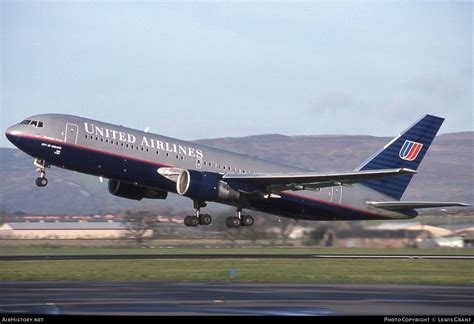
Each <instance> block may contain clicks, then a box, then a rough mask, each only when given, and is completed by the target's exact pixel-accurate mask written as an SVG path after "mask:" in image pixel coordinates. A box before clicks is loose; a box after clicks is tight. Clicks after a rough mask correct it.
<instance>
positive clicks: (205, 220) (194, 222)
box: [184, 201, 212, 227]
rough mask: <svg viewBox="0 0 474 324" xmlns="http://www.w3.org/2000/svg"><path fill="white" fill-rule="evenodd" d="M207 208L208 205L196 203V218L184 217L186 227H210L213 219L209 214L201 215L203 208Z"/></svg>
mask: <svg viewBox="0 0 474 324" xmlns="http://www.w3.org/2000/svg"><path fill="white" fill-rule="evenodd" d="M202 207H206V203H204V202H200V201H194V216H191V215H190V216H186V217H184V225H186V226H191V227H196V226H198V225H210V224H211V223H212V217H211V216H210V215H209V214H201V208H202Z"/></svg>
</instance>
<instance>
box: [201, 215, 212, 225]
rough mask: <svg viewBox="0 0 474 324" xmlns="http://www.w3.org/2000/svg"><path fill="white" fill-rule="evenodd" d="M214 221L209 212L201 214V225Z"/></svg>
mask: <svg viewBox="0 0 474 324" xmlns="http://www.w3.org/2000/svg"><path fill="white" fill-rule="evenodd" d="M211 222H212V217H211V216H210V215H208V214H202V215H199V225H209V224H211Z"/></svg>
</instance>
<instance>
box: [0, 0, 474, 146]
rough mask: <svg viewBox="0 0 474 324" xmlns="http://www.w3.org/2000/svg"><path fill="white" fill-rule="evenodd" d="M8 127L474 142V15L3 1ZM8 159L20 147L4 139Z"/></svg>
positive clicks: (340, 5)
mask: <svg viewBox="0 0 474 324" xmlns="http://www.w3.org/2000/svg"><path fill="white" fill-rule="evenodd" d="M1 39H2V43H1V76H2V78H1V112H0V114H1V115H0V117H1V121H0V126H1V127H2V129H3V130H5V129H6V128H7V127H8V126H9V125H11V124H13V123H16V122H18V121H20V120H22V119H23V118H24V117H26V116H29V115H34V114H38V113H49V112H55V113H67V114H74V115H81V116H84V117H90V118H94V119H99V120H104V121H109V122H112V123H116V124H123V125H127V126H130V127H133V128H138V129H144V128H146V127H150V131H151V132H154V133H159V134H164V135H168V136H172V137H178V138H182V139H189V140H192V139H199V138H213V137H227V136H246V135H252V134H263V133H280V134H285V135H302V134H370V135H384V136H390V135H395V134H397V133H398V132H399V131H401V130H403V129H404V128H406V127H407V126H408V125H410V124H411V123H412V122H413V121H414V120H416V119H418V118H419V117H420V116H421V115H423V114H425V113H432V114H438V115H440V116H443V117H446V118H447V120H446V122H445V124H444V125H443V128H442V130H441V132H442V133H446V132H455V131H466V130H473V108H472V90H473V88H472V4H471V3H469V2H466V3H448V2H417V3H412V2H386V3H378V2H335V3H332V2H314V3H298V2H296V3H289V2H277V3H268V2H227V3H217V2H206V3H204V2H203V3H200V2H178V3H171V2H133V1H126V2H114V1H107V2H83V1H76V2H41V1H34V2H31V1H8V0H6V1H2V2H1ZM0 146H10V145H9V144H7V140H6V139H5V138H4V136H2V137H1V140H0Z"/></svg>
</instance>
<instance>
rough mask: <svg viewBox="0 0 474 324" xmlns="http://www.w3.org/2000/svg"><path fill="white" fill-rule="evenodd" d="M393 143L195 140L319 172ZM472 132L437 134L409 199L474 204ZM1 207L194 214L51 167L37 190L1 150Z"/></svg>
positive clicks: (24, 168)
mask: <svg viewBox="0 0 474 324" xmlns="http://www.w3.org/2000/svg"><path fill="white" fill-rule="evenodd" d="M389 140H390V139H389V138H382V137H373V136H346V135H317V136H284V135H278V134H270V135H257V136H249V137H242V138H218V139H203V140H198V141H196V142H198V143H202V144H206V145H211V146H215V147H219V148H223V149H227V150H231V151H236V152H241V153H246V154H249V155H254V156H258V157H260V158H264V159H268V160H274V161H280V162H284V163H287V164H294V165H298V166H302V167H306V168H309V169H313V170H317V171H341V170H352V169H354V168H355V167H356V166H357V165H358V164H360V163H361V162H363V161H364V160H365V159H366V158H367V157H368V156H370V155H371V154H372V153H373V152H375V151H376V150H377V149H378V148H380V147H381V146H383V145H384V144H386V143H387V142H388V141H389ZM473 142H474V132H462V133H450V134H443V135H440V136H438V137H437V138H436V139H435V141H434V143H433V145H432V147H431V149H430V151H429V152H428V154H427V156H426V158H425V160H424V161H423V163H422V164H421V167H420V169H419V171H420V172H419V174H418V175H416V176H415V177H414V179H413V181H412V184H411V185H410V187H409V189H408V190H407V192H406V193H405V195H404V197H403V199H405V200H445V201H448V200H453V201H463V202H467V203H470V204H473V203H474V188H473V178H474V164H473V162H472V161H473V158H474V145H473V144H474V143H473ZM0 166H1V168H0V175H1V177H2V179H3V184H2V186H1V187H0V208H6V209H8V210H10V211H23V212H27V213H53V214H66V213H68V214H69V213H86V214H91V213H99V212H106V211H116V210H121V209H126V208H132V209H149V210H158V211H160V212H161V213H166V214H180V213H183V212H184V211H191V207H192V205H191V202H190V200H189V199H186V198H182V197H176V196H175V195H170V196H169V198H168V199H167V200H166V201H152V200H147V201H145V200H144V201H142V202H134V201H129V200H126V199H121V198H117V197H114V196H112V195H110V194H109V193H108V191H107V185H106V182H104V183H100V182H99V180H98V179H97V178H96V177H91V176H87V175H82V174H78V173H75V172H69V171H65V170H62V169H59V168H54V167H53V168H51V169H50V170H48V171H49V173H48V180H49V181H50V183H49V185H48V186H47V187H45V188H37V187H36V186H35V185H34V179H35V178H36V177H37V174H36V172H35V171H34V167H33V160H32V158H31V157H29V156H27V155H26V154H24V153H22V152H20V151H18V150H16V149H9V148H0Z"/></svg>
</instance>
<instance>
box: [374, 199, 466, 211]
mask: <svg viewBox="0 0 474 324" xmlns="http://www.w3.org/2000/svg"><path fill="white" fill-rule="evenodd" d="M367 205H370V206H374V207H377V208H382V209H387V210H408V209H419V208H436V207H468V206H469V205H468V204H464V203H460V202H442V201H368V202H367Z"/></svg>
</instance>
